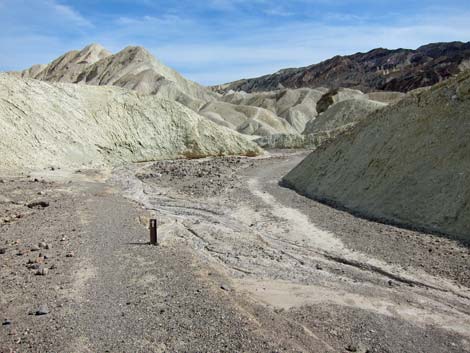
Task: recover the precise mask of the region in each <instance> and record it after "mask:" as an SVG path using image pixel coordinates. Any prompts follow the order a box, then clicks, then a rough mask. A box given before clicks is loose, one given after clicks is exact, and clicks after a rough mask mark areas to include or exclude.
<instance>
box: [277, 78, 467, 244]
mask: <svg viewBox="0 0 470 353" xmlns="http://www.w3.org/2000/svg"><path fill="white" fill-rule="evenodd" d="M469 112H470V72H469V71H467V72H465V73H463V74H461V75H459V76H458V77H457V78H454V79H452V80H449V81H446V82H444V83H441V84H438V85H436V86H434V87H432V88H431V89H429V90H425V91H422V92H418V93H414V94H409V95H408V96H407V97H406V98H405V99H403V100H402V101H400V102H399V103H397V104H394V105H391V106H389V107H386V108H384V109H381V110H379V111H377V112H376V113H373V114H371V115H369V116H368V118H367V119H365V120H363V121H362V122H360V123H359V124H357V125H356V127H355V128H354V129H352V130H349V131H348V132H346V133H344V134H342V135H340V136H339V137H338V138H336V139H334V140H332V141H331V142H330V143H327V144H324V145H322V146H320V148H318V149H317V150H315V151H314V152H312V153H311V154H310V155H309V156H308V157H307V158H306V159H305V160H304V161H303V162H302V163H300V164H299V165H298V166H297V167H296V168H294V169H293V170H292V171H291V172H290V173H288V174H287V175H286V176H285V177H284V178H283V182H284V183H285V184H286V185H288V186H290V187H292V188H294V189H296V190H297V191H298V192H300V193H302V194H305V195H307V196H309V197H312V198H315V199H318V200H322V201H325V202H328V203H332V204H335V205H339V206H341V207H345V208H347V209H349V210H352V211H354V212H357V213H359V214H362V215H365V216H366V217H370V218H374V219H380V220H385V221H388V222H393V223H398V224H403V225H409V226H413V227H420V228H424V229H427V230H430V231H437V232H442V233H446V234H451V235H454V236H457V237H460V238H464V239H467V240H470V237H469V234H470V208H469V207H470V206H469V205H470V158H469V156H470V145H469V143H468V136H469V134H470V113H469Z"/></svg>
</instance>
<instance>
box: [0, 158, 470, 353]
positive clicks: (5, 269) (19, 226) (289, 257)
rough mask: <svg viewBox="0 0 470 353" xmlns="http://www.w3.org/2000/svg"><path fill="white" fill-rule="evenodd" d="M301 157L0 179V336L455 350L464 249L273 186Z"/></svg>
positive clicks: (56, 344) (464, 331)
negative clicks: (153, 238) (150, 241)
mask: <svg viewBox="0 0 470 353" xmlns="http://www.w3.org/2000/svg"><path fill="white" fill-rule="evenodd" d="M302 157H303V155H302V154H287V155H286V154H280V155H279V156H277V157H274V158H267V159H266V158H265V159H262V158H261V159H260V158H258V159H248V158H224V159H215V160H213V159H207V160H192V161H168V162H158V163H150V164H144V165H138V166H128V167H123V168H120V169H118V170H116V171H115V172H114V173H113V175H112V176H111V178H110V179H109V180H108V181H107V182H106V183H105V182H104V179H106V177H107V176H106V175H103V174H96V173H87V174H86V175H84V174H83V173H79V174H76V175H73V176H70V175H69V176H66V175H58V174H60V172H57V171H56V172H55V174H56V179H57V180H59V181H57V182H50V183H41V182H34V181H32V180H31V179H32V178H30V179H11V180H7V181H6V182H5V183H0V190H1V195H2V196H3V199H1V200H0V201H1V202H0V216H1V217H8V218H10V221H8V222H6V223H5V222H4V223H3V224H2V225H1V226H0V233H1V242H2V244H0V248H4V249H5V251H4V253H3V254H0V270H1V277H0V279H1V284H2V285H1V286H0V313H1V315H3V318H2V319H8V320H10V321H11V322H9V324H6V325H2V326H1V327H0V342H1V343H0V352H10V351H19V352H106V351H108V352H167V351H172V352H175V351H182V352H214V351H225V352H240V351H243V352H280V351H289V352H344V351H347V350H349V351H356V352H366V351H369V352H426V353H429V352H465V351H470V344H469V341H470V329H469V328H470V299H469V298H470V293H469V289H468V286H467V284H468V282H467V279H468V277H466V275H462V274H460V272H462V271H463V272H467V273H468V271H469V268H468V266H469V264H468V259H469V258H468V257H466V256H468V249H467V248H464V247H462V246H460V245H459V244H458V243H456V242H453V241H451V240H447V239H442V238H437V237H434V236H432V235H428V234H419V233H414V232H411V231H406V230H402V229H398V228H395V227H390V226H386V225H381V224H377V223H373V222H368V221H366V220H360V219H357V218H355V217H353V216H351V215H349V214H347V213H344V212H341V211H338V210H334V209H332V208H330V207H327V206H325V205H321V204H318V203H316V202H314V201H312V200H308V199H305V198H303V197H301V196H299V195H297V194H296V193H295V192H292V191H291V190H288V189H284V188H282V187H280V186H279V185H278V181H279V179H280V177H281V176H282V175H284V174H285V172H286V171H287V170H289V169H290V168H292V167H293V166H294V165H295V164H296V163H298V161H299V160H300V159H301V158H302ZM53 174H54V173H52V174H51V175H53ZM51 175H49V176H48V177H51ZM63 180H66V181H63ZM68 180H72V182H71V183H70V182H69V181H68ZM122 195H125V196H126V197H127V199H126V198H124V197H123V196H122ZM39 199H41V200H46V201H48V203H49V205H48V206H47V207H45V208H41V209H39V208H38V209H36V208H33V209H30V208H28V207H26V206H24V204H26V203H25V202H24V201H25V200H26V201H29V200H39ZM22 205H23V206H22ZM16 214H20V215H22V217H20V218H16V216H15V215H16ZM152 215H156V216H157V217H158V220H159V239H160V246H159V247H153V246H149V245H146V241H147V238H148V230H147V229H146V225H147V223H148V218H149V217H150V216H152ZM13 216H15V217H13ZM25 234H27V235H28V236H27V237H25ZM436 241H439V243H437V242H436ZM40 242H42V243H45V244H47V245H48V249H44V248H40V249H39V250H36V249H34V248H35V246H36V244H38V243H40ZM430 244H433V246H434V247H437V248H438V249H439V250H437V251H435V252H431V253H430V252H429V251H428V247H429V246H430ZM436 244H437V246H436ZM402 249H403V251H402ZM400 251H402V252H400ZM441 251H445V252H452V254H451V255H449V256H448V257H445V258H444V257H442V256H441V255H439V254H440V252H441ZM19 252H21V253H22V255H18V253H19ZM69 255H70V256H69ZM424 255H427V257H428V258H426V259H424V257H425V256H424ZM462 256H463V257H462ZM41 258H42V259H41ZM421 258H423V260H422V261H421ZM38 259H39V260H38ZM461 259H463V260H461ZM36 261H38V262H37V263H36ZM29 262H32V263H29ZM436 264H437V265H438V267H440V268H438V269H435V268H434V267H433V266H435V265H436ZM36 265H37V266H36ZM31 266H36V267H41V268H47V269H48V273H47V274H46V275H35V273H36V271H37V269H36V268H31ZM41 305H46V306H47V309H48V313H47V314H46V315H39V316H38V315H35V312H36V310H37V309H38V308H39V307H40V306H41ZM30 312H31V314H32V315H30Z"/></svg>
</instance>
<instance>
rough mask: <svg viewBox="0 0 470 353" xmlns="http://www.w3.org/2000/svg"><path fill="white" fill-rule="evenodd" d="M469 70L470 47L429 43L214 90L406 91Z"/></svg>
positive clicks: (337, 59)
mask: <svg viewBox="0 0 470 353" xmlns="http://www.w3.org/2000/svg"><path fill="white" fill-rule="evenodd" d="M469 66H470V42H467V43H462V42H451V43H433V44H428V45H425V46H422V47H420V48H418V49H416V50H410V49H396V50H388V49H383V48H379V49H374V50H371V51H369V52H368V53H357V54H354V55H348V56H335V57H333V58H331V59H328V60H325V61H323V62H321V63H319V64H314V65H311V66H307V67H301V68H292V69H285V70H280V71H278V72H277V73H274V74H272V75H265V76H262V77H258V78H252V79H243V80H239V81H235V82H232V83H228V84H224V85H220V86H215V87H213V89H214V90H216V91H219V92H228V91H230V90H234V91H245V92H257V91H271V90H277V89H282V88H300V87H310V88H316V87H328V88H331V89H334V88H339V87H348V88H355V89H360V90H361V91H364V92H369V91H374V90H385V91H400V92H407V91H410V90H413V89H416V88H419V87H424V86H431V85H433V84H435V83H437V82H440V81H441V80H443V79H447V78H449V77H451V76H452V75H455V74H458V73H459V72H461V71H462V70H464V69H465V68H468V67H469Z"/></svg>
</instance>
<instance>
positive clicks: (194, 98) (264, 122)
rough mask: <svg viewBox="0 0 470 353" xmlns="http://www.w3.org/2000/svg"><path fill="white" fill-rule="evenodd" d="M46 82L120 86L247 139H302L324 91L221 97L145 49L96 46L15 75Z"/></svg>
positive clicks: (75, 51) (285, 91)
mask: <svg viewBox="0 0 470 353" xmlns="http://www.w3.org/2000/svg"><path fill="white" fill-rule="evenodd" d="M13 74H14V75H16V76H19V77H22V78H34V79H38V80H42V81H47V82H67V83H80V84H88V85H95V86H103V85H107V86H111V85H112V86H118V87H122V88H126V89H130V90H134V91H137V92H139V93H143V94H150V95H154V96H157V97H159V98H164V99H167V100H170V101H176V102H179V103H181V104H183V105H185V106H187V107H188V108H190V109H192V110H193V111H195V112H196V113H200V114H202V115H203V116H205V117H206V118H209V119H210V120H212V121H213V122H215V123H217V124H219V125H221V126H225V127H229V128H231V129H233V130H236V131H239V132H241V133H243V134H247V135H263V136H265V135H270V134H273V133H301V132H302V131H303V129H304V128H305V124H306V123H307V121H309V120H310V119H312V118H313V117H315V116H316V110H315V106H316V101H317V100H318V99H319V98H320V97H321V96H322V94H323V93H325V92H326V89H319V90H311V89H301V90H284V91H282V92H278V91H276V92H268V93H263V94H253V95H247V94H245V95H244V96H243V97H241V96H240V95H239V94H235V95H227V96H224V97H222V96H220V95H218V94H216V93H214V92H213V91H211V90H209V89H207V88H206V87H203V86H201V85H199V84H197V83H195V82H192V81H190V80H187V79H186V78H184V77H183V76H181V75H180V74H179V73H178V72H176V71H175V70H173V69H171V68H169V67H167V66H165V65H163V64H162V63H161V62H159V61H158V60H157V59H156V58H155V57H154V56H153V55H152V54H150V53H149V52H148V51H147V50H146V49H144V48H142V47H127V48H125V49H123V50H122V51H120V52H118V53H116V54H111V53H110V52H109V51H107V50H106V49H104V48H103V47H102V46H100V45H98V44H92V45H89V46H87V47H85V48H83V49H82V50H74V51H71V52H68V53H65V54H64V55H62V56H61V57H59V58H57V59H55V60H53V61H52V62H51V63H50V64H48V65H34V66H32V67H31V68H29V69H27V70H24V71H21V72H15V73H13Z"/></svg>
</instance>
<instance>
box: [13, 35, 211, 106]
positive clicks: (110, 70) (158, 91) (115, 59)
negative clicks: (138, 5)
mask: <svg viewBox="0 0 470 353" xmlns="http://www.w3.org/2000/svg"><path fill="white" fill-rule="evenodd" d="M17 75H19V76H21V77H23V78H35V79H39V80H43V81H48V82H68V83H83V84H89V85H99V86H102V85H113V86H119V87H123V88H128V89H133V90H135V91H137V92H140V93H145V94H154V95H157V96H160V97H162V98H167V99H170V100H176V101H179V102H180V103H183V104H184V105H186V106H188V107H190V108H192V109H196V110H197V109H198V108H199V107H201V106H202V105H203V104H204V103H205V102H207V101H211V100H215V99H216V95H215V94H214V93H212V92H209V90H207V89H206V88H205V87H203V86H201V85H199V84H197V83H195V82H192V81H190V80H187V79H186V78H184V77H183V76H181V75H180V74H179V73H178V72H176V71H175V70H173V69H171V68H169V67H167V66H165V65H163V64H162V63H161V62H160V61H158V60H157V59H156V58H155V57H154V56H153V55H152V54H150V53H149V52H148V51H147V50H146V49H145V48H142V47H127V48H125V49H123V50H121V51H120V52H118V53H116V54H114V55H113V54H111V53H110V52H108V51H107V50H106V49H104V48H103V47H101V46H100V45H98V44H92V45H89V46H87V47H85V48H84V49H82V50H80V51H71V52H68V53H66V54H64V55H62V56H61V57H59V58H57V59H55V60H54V61H52V62H51V63H50V64H48V65H35V66H33V67H31V68H29V69H27V70H25V71H22V72H19V73H17Z"/></svg>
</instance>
